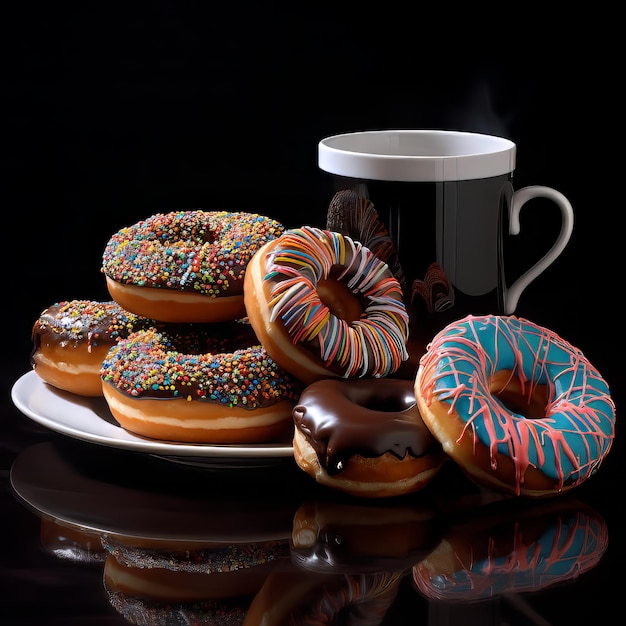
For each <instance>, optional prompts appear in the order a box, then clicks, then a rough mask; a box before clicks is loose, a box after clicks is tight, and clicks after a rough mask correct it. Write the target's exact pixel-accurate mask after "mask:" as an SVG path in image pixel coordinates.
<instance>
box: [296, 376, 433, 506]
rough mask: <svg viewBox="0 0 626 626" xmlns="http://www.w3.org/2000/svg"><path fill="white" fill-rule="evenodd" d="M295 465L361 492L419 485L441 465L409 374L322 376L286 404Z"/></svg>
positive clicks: (390, 492)
mask: <svg viewBox="0 0 626 626" xmlns="http://www.w3.org/2000/svg"><path fill="white" fill-rule="evenodd" d="M293 418H294V426H295V430H294V455H295V460H296V463H297V464H298V466H299V467H300V468H301V469H303V470H304V471H305V472H307V473H308V474H309V475H311V476H312V477H314V478H315V480H316V481H317V482H319V483H321V484H324V485H327V486H330V487H333V488H336V489H339V490H341V491H344V492H347V493H350V494H353V495H357V496H363V497H385V496H395V495H402V494H405V493H410V492H413V491H417V490H419V489H422V488H423V487H425V486H426V485H427V484H428V483H429V482H430V480H431V479H432V478H433V477H434V475H435V474H436V472H437V471H438V470H439V468H440V466H441V465H442V463H443V461H444V459H445V455H444V454H443V451H442V448H441V446H440V445H439V444H438V442H437V441H436V439H435V438H434V437H433V436H432V435H431V433H430V431H429V430H428V429H427V428H426V425H425V424H424V422H423V421H422V417H421V415H420V412H419V409H418V408H417V404H416V400H415V395H414V393H413V389H412V384H411V383H410V381H405V380H400V379H386V378H378V379H372V380H363V379H359V380H356V379H355V380H341V379H326V380H320V381H317V382H315V383H313V384H311V385H309V386H308V387H306V388H305V389H304V391H303V392H302V394H301V395H300V399H299V401H298V404H297V405H296V406H295V407H294V409H293Z"/></svg>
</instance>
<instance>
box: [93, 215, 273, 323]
mask: <svg viewBox="0 0 626 626" xmlns="http://www.w3.org/2000/svg"><path fill="white" fill-rule="evenodd" d="M283 231H284V227H283V226H282V224H281V223H280V222H277V221H275V220H273V219H270V218H268V217H264V216H262V215H258V214H256V213H245V212H228V211H201V210H198V211H176V212H172V213H165V214H161V213H159V214H156V215H153V216H151V217H149V218H147V219H145V220H141V221H140V222H138V223H136V224H134V225H133V226H128V227H125V228H122V229H121V230H119V231H118V232H117V233H115V234H114V235H113V236H112V237H111V238H110V240H109V241H108V243H107V245H106V247H105V250H104V253H103V259H102V272H103V273H104V275H105V277H106V283H107V287H108V289H109V292H110V294H111V297H112V298H113V299H114V300H115V301H116V302H118V303H119V304H120V305H121V306H122V307H124V308H125V309H126V310H128V311H131V312H133V313H136V314H138V315H142V316H144V317H150V318H153V319H157V320H159V321H163V322H219V321H226V320H234V319H238V318H241V317H243V316H244V315H245V306H244V301H243V278H244V274H245V270H246V267H247V265H248V263H249V261H250V259H251V258H252V256H253V255H254V254H255V252H256V251H257V250H258V249H259V248H260V247H261V246H262V245H263V244H265V243H266V242H268V241H270V240H272V239H274V238H276V237H278V236H279V235H280V234H281V233H282V232H283Z"/></svg>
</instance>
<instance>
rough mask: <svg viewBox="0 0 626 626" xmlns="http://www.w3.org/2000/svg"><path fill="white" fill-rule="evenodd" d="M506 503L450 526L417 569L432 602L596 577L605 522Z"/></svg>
mask: <svg viewBox="0 0 626 626" xmlns="http://www.w3.org/2000/svg"><path fill="white" fill-rule="evenodd" d="M510 505H511V502H508V503H500V504H499V505H498V506H496V508H495V511H491V510H490V509H489V508H487V507H486V508H485V510H479V511H478V512H477V513H475V514H474V515H473V516H470V517H469V518H468V519H465V520H461V521H460V522H458V523H453V524H451V525H450V528H449V529H448V531H446V532H444V537H443V539H442V541H441V543H440V544H439V546H438V547H437V548H436V549H435V550H433V552H432V553H431V554H430V555H429V556H427V557H426V558H425V559H423V560H422V561H421V562H420V563H418V564H416V565H415V567H414V568H413V581H414V583H415V586H416V587H417V588H418V589H419V591H420V592H421V593H422V594H423V595H425V596H426V597H428V598H431V599H435V600H446V601H464V602H467V601H474V600H484V599H487V598H491V597H493V596H496V595H499V594H504V593H522V592H529V591H538V590H540V589H544V588H546V587H549V586H552V585H555V584H557V583H561V582H565V581H568V580H571V579H574V578H577V577H578V576H580V575H581V574H583V573H585V572H587V571H589V570H591V569H593V568H594V567H595V566H596V565H597V564H598V562H599V561H600V559H601V558H602V555H603V554H604V552H605V550H606V548H607V545H608V529H607V526H606V523H605V522H604V520H603V519H602V517H601V516H600V515H599V514H598V513H597V512H595V511H594V510H592V509H590V508H589V507H586V506H583V505H581V504H580V503H576V502H567V501H563V500H561V499H558V500H550V501H547V502H542V503H541V505H539V504H537V505H535V506H534V507H533V508H528V507H527V506H526V507H525V508H523V509H522V508H520V507H511V506H510Z"/></svg>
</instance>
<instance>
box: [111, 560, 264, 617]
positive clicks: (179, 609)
mask: <svg viewBox="0 0 626 626" xmlns="http://www.w3.org/2000/svg"><path fill="white" fill-rule="evenodd" d="M274 566H275V563H273V562H270V563H262V564H259V565H257V566H256V567H251V568H245V569H236V570H231V571H225V572H217V573H216V572H211V573H206V572H202V571H195V572H191V571H184V570H183V571H181V570H176V569H174V568H152V567H129V566H126V565H123V564H122V563H120V562H119V561H118V560H117V559H116V558H115V556H113V555H109V556H108V557H107V559H106V561H105V564H104V573H103V583H104V588H105V590H106V593H107V596H108V599H109V602H110V603H111V605H112V606H113V607H114V608H115V609H116V610H117V611H118V612H119V613H120V614H121V615H123V616H124V617H125V618H126V619H127V620H128V621H129V622H130V623H131V624H141V625H145V626H159V625H161V624H162V625H164V626H165V625H166V624H205V623H206V624H215V625H216V626H219V625H224V626H236V625H237V624H242V623H243V620H244V616H245V613H246V611H247V609H248V607H249V605H250V603H251V602H252V599H253V598H254V596H255V595H256V594H257V593H258V592H259V590H260V589H261V588H262V586H263V584H264V583H265V581H266V579H267V577H268V575H269V574H270V573H271V572H272V571H273V568H274Z"/></svg>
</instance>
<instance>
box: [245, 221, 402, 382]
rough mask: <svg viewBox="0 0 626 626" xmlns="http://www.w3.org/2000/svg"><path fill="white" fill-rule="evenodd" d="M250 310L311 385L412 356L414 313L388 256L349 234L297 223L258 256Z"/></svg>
mask: <svg viewBox="0 0 626 626" xmlns="http://www.w3.org/2000/svg"><path fill="white" fill-rule="evenodd" d="M244 300H245V305H246V312H247V315H248V317H249V319H250V323H251V324H252V326H253V327H254V330H255V331H256V334H257V336H258V337H259V339H260V341H261V343H262V344H263V346H264V347H265V348H266V349H267V351H268V353H269V354H270V355H271V356H272V358H273V359H274V360H275V361H276V362H277V363H279V364H280V365H281V366H282V367H283V368H284V369H286V370H287V371H289V372H291V373H292V374H293V375H294V376H296V377H297V378H298V379H300V380H301V381H302V382H304V383H306V384H310V383H312V382H314V381H316V380H319V379H322V378H332V377H343V378H376V377H382V376H387V375H390V374H393V373H394V372H395V371H396V370H397V369H398V368H399V366H400V364H401V363H402V362H403V361H405V360H406V359H407V358H408V353H407V349H406V341H407V337H408V314H407V310H406V307H405V305H404V303H403V300H402V289H401V288H400V284H399V283H398V280H397V279H396V278H395V277H394V276H393V274H392V273H391V271H390V270H389V268H388V266H387V264H386V263H384V262H382V261H381V260H380V259H378V258H377V257H376V256H375V255H374V254H373V253H372V252H371V251H370V250H369V249H368V248H366V247H365V246H363V245H361V244H360V243H359V242H357V241H354V240H353V239H351V238H350V237H347V236H344V235H343V234H341V233H337V232H332V231H328V230H322V229H319V228H314V227H311V226H303V227H302V228H296V229H291V230H288V231H286V232H285V233H283V234H282V235H281V236H280V237H279V238H277V239H274V240H272V241H270V242H268V243H267V244H265V245H264V246H263V247H262V248H261V249H260V250H259V251H258V252H257V254H256V255H254V257H253V258H252V260H251V262H250V264H249V266H248V270H247V271H246V276H245V280H244Z"/></svg>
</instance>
